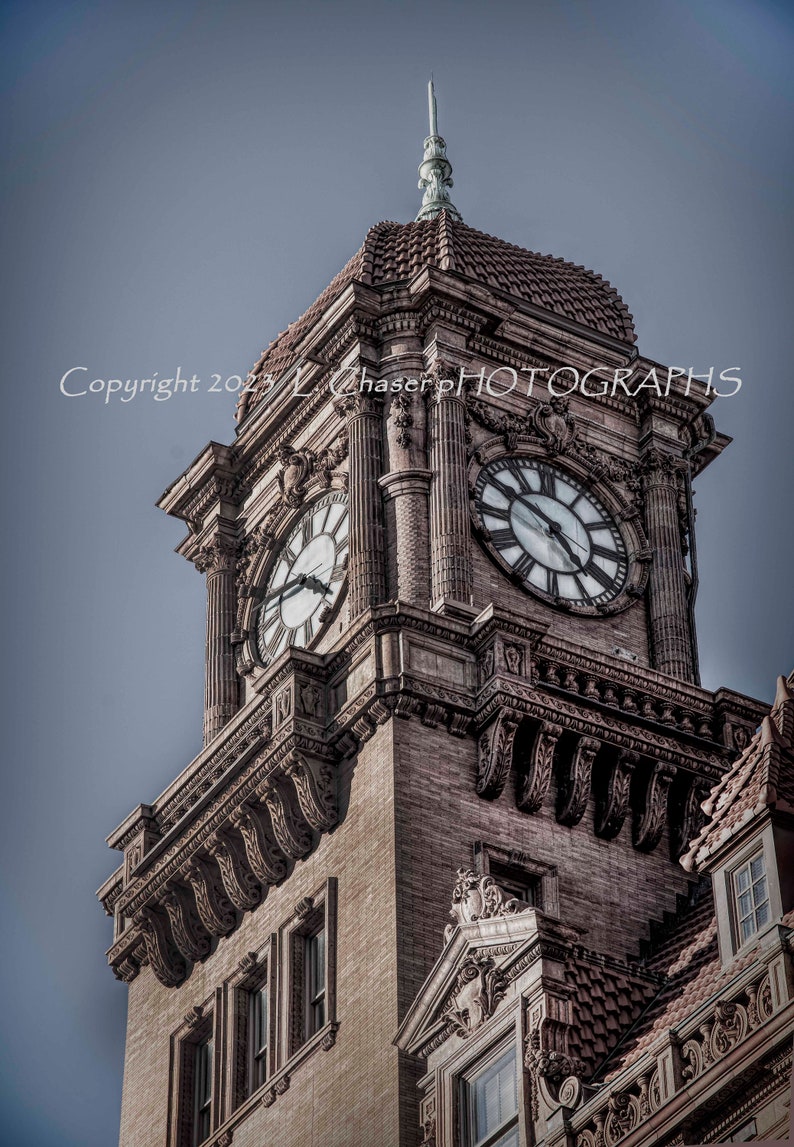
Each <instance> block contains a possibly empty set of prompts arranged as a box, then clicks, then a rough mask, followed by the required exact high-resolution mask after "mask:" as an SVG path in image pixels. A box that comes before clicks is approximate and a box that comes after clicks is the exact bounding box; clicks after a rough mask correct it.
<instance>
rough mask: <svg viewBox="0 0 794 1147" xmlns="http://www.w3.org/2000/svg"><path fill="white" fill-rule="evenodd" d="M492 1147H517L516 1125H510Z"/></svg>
mask: <svg viewBox="0 0 794 1147" xmlns="http://www.w3.org/2000/svg"><path fill="white" fill-rule="evenodd" d="M493 1147H518V1127H511V1128H510V1130H509V1131H506V1132H505V1133H504V1135H501V1136H500V1137H499V1138H498V1139H497V1140H496V1142H495V1143H494V1144H493Z"/></svg>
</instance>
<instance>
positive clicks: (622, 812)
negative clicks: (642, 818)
mask: <svg viewBox="0 0 794 1147" xmlns="http://www.w3.org/2000/svg"><path fill="white" fill-rule="evenodd" d="M639 759H640V755H639V753H634V752H631V751H630V750H629V749H621V750H620V751H619V753H618V756H617V759H616V760H615V761H614V762H613V764H612V765H611V766H610V769H609V777H608V779H607V787H606V792H605V793H604V794H603V795H602V796H601V797H600V798H599V800H598V803H597V806H596V815H595V831H596V835H597V836H602V837H604V839H605V840H612V839H613V838H614V837H616V836H617V835H618V833H619V832H620V830H621V828H622V827H623V822H624V821H625V819H626V813H627V812H628V811H629V796H630V794H631V778H632V774H633V772H634V770H635V768H636V767H637V762H638V761H639Z"/></svg>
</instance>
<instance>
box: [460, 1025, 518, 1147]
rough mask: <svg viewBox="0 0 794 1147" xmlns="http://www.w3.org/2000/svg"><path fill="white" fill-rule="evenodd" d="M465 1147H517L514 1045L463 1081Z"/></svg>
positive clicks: (516, 1091) (516, 1079)
mask: <svg viewBox="0 0 794 1147" xmlns="http://www.w3.org/2000/svg"><path fill="white" fill-rule="evenodd" d="M463 1119H464V1125H465V1134H464V1137H463V1141H464V1143H465V1145H466V1147H518V1077H517V1072H516V1053H515V1048H514V1047H512V1046H511V1047H510V1048H509V1049H508V1050H507V1051H504V1052H502V1053H501V1054H499V1055H498V1056H497V1057H493V1058H492V1059H491V1061H490V1062H489V1063H488V1064H486V1066H485V1067H482V1068H480V1069H479V1070H477V1071H475V1072H473V1073H470V1074H469V1075H468V1077H467V1078H465V1079H464V1081H463Z"/></svg>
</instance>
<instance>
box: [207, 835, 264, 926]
mask: <svg viewBox="0 0 794 1147" xmlns="http://www.w3.org/2000/svg"><path fill="white" fill-rule="evenodd" d="M207 852H208V853H209V854H210V856H211V857H212V858H213V860H215V861H216V862H217V865H218V868H219V869H220V874H221V880H222V881H223V887H224V888H225V889H226V895H227V896H228V897H229V899H230V900H231V902H232V904H233V905H234V906H235V908H239V910H240V911H241V912H245V911H246V910H247V909H250V908H254V907H256V905H257V904H258V903H259V901H260V900H261V899H262V889H261V888H260V886H259V882H258V880H257V879H256V876H255V875H254V873H253V872H252V871H251V869H250V868H249V866H248V864H247V862H246V860H244V859H243V857H242V856H241V855H240V852H239V851H238V848H237V845H236V844H235V843H234V841H232V840H231V839H230V838H229V837H227V836H224V835H223V834H222V833H220V832H216V833H215V834H214V835H213V836H211V837H210V838H209V840H208V841H207Z"/></svg>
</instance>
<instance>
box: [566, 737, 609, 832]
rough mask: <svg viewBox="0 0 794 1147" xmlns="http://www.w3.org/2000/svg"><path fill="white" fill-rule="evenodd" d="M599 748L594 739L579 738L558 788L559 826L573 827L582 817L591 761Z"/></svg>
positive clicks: (588, 788) (597, 741) (588, 785)
mask: <svg viewBox="0 0 794 1147" xmlns="http://www.w3.org/2000/svg"><path fill="white" fill-rule="evenodd" d="M600 748H601V742H600V741H599V740H597V739H596V738H595V737H581V738H580V740H579V742H578V744H577V746H576V748H575V750H574V752H573V755H572V757H571V763H570V766H569V768H568V771H567V773H566V775H565V777H564V779H563V783H562V785H561V787H560V794H559V800H558V802H557V820H558V821H559V823H560V824H567V825H569V826H573V825H575V824H578V823H579V821H580V820H581V819H582V817H583V816H584V810H585V809H586V808H587V800H588V797H589V796H590V777H591V774H592V770H593V761H594V760H595V757H596V753H597V752H598V750H599V749H600Z"/></svg>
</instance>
